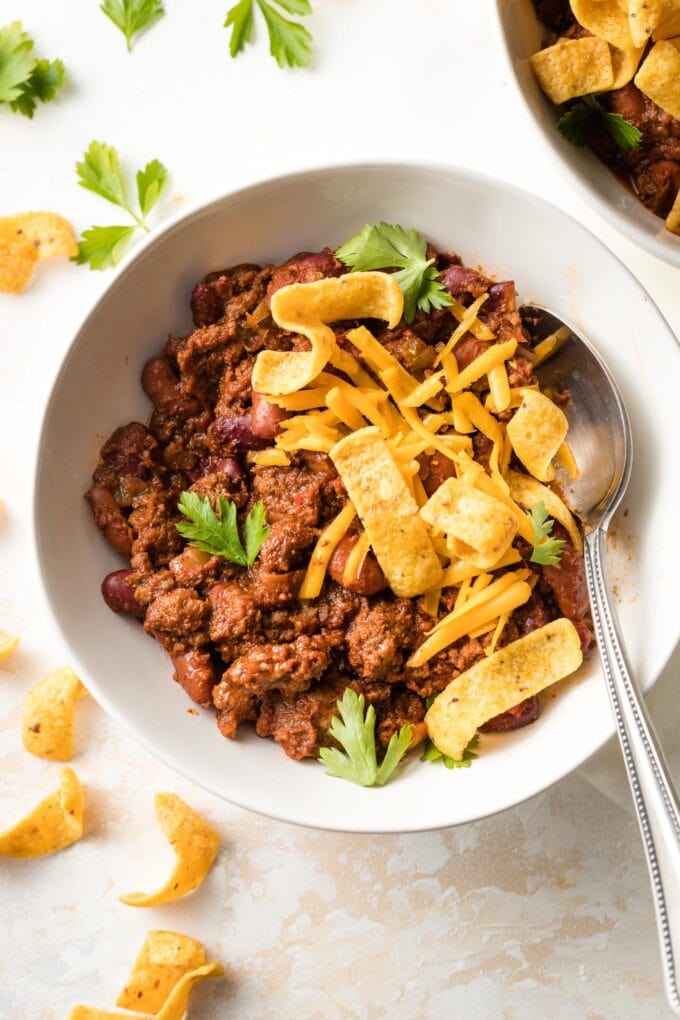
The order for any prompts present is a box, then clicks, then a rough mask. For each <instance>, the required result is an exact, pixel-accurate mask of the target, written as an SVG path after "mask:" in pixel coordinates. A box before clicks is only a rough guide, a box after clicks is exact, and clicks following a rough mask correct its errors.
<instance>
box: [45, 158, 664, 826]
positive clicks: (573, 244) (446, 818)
mask: <svg viewBox="0 0 680 1020" xmlns="http://www.w3.org/2000/svg"><path fill="white" fill-rule="evenodd" d="M380 219H384V220H387V221H391V222H400V223H402V224H403V225H405V226H409V227H411V226H413V227H417V228H418V229H419V230H421V231H422V232H423V233H424V234H425V235H427V236H428V237H429V238H430V239H431V240H432V241H433V242H434V244H435V245H437V246H439V247H440V248H449V249H451V248H453V249H455V250H457V251H459V252H460V253H461V254H462V255H463V256H464V258H465V260H466V262H468V263H470V264H472V265H476V264H478V263H480V264H482V265H483V266H485V267H486V268H487V269H488V270H489V271H490V272H492V273H494V274H497V275H498V276H499V278H500V279H504V278H507V277H513V278H514V279H515V280H516V281H517V285H518V288H519V292H520V295H521V296H522V297H523V298H524V299H528V300H535V301H540V302H542V303H544V304H546V305H548V306H549V307H551V308H553V309H555V310H556V311H557V312H558V313H560V312H561V313H562V314H563V315H564V316H566V317H568V318H569V319H570V320H572V321H573V322H574V323H576V324H578V325H579V326H580V327H581V328H582V329H583V331H584V333H587V335H588V336H589V337H590V338H591V339H592V341H593V342H594V343H595V344H596V345H597V347H598V348H599V349H600V351H601V352H602V353H603V354H604V355H605V357H606V359H607V361H608V362H609V365H610V367H611V369H612V370H613V372H614V374H615V375H616V377H617V379H618V380H619V383H620V385H621V388H622V390H623V393H624V396H625V398H626V400H627V402H628V407H629V410H630V415H631V419H632V422H633V429H634V434H635V442H636V449H637V463H636V466H635V469H634V474H633V480H632V484H631V488H630V495H629V498H628V500H627V502H626V507H627V508H628V510H629V514H628V517H627V518H626V521H625V523H626V525H627V528H628V530H629V531H630V532H631V533H632V534H633V535H634V536H635V540H634V543H633V546H632V549H633V556H634V561H633V562H624V568H625V569H623V568H620V567H617V570H616V572H615V579H616V581H617V584H618V588H617V590H618V591H619V594H620V596H621V600H622V604H621V617H622V623H623V631H624V634H625V635H626V639H627V641H628V644H629V648H630V652H631V658H632V662H633V664H634V666H635V667H636V669H637V670H638V675H639V676H640V677H641V679H642V680H643V681H644V683H645V685H649V684H650V683H651V682H652V681H653V679H654V678H656V676H657V675H658V673H659V672H660V670H661V668H662V667H663V665H664V663H665V662H666V660H667V659H668V657H669V655H670V653H671V651H672V649H673V646H674V644H675V641H676V637H677V634H678V616H677V578H678V576H680V544H679V543H678V542H677V541H674V540H673V541H669V540H668V530H667V529H668V527H669V525H670V524H671V521H672V514H673V512H674V510H673V506H672V504H671V497H672V493H674V492H675V493H677V492H678V491H679V490H680V462H679V461H678V458H677V444H676V442H675V440H676V439H677V436H678V435H679V434H680V401H678V399H677V394H678V393H679V392H680V363H679V358H678V351H677V348H676V345H675V342H674V339H673V337H672V335H671V333H670V331H669V329H668V327H667V326H666V324H665V322H664V320H663V319H662V317H661V315H660V314H659V312H658V311H657V310H656V308H655V306H654V305H653V304H652V302H651V301H650V300H649V298H648V296H647V295H646V294H645V292H644V291H643V290H642V288H641V287H640V285H639V284H638V283H637V282H636V280H635V279H634V278H633V277H632V276H631V274H630V273H629V272H628V270H626V269H625V268H624V267H623V265H621V263H620V262H618V261H617V259H616V258H615V257H614V256H613V255H612V254H611V253H610V252H609V251H608V250H607V249H606V248H605V247H604V246H603V245H602V244H601V243H600V242H599V241H598V240H597V239H596V238H594V237H593V236H592V235H591V234H590V233H588V231H587V230H585V229H584V228H583V227H581V226H580V225H579V224H577V223H576V222H574V221H573V220H572V219H570V218H569V217H567V216H566V215H565V214H564V213H562V212H559V211H558V210H557V209H555V208H553V207H552V206H550V205H547V204H546V203H545V202H542V201H540V200H538V199H536V198H534V197H532V196H530V195H528V194H525V193H523V192H521V191H518V190H517V189H515V188H513V187H510V186H509V185H507V184H502V183H500V182H498V181H492V180H489V179H487V178H484V177H481V176H479V175H476V174H472V173H469V172H462V171H457V170H447V169H437V168H428V167H414V166H367V167H348V168H335V169H328V170H320V171H315V172H308V173H302V174H299V175H296V176H290V177H285V178H281V179H278V180H274V181H268V182H265V183H263V184H258V185H255V186H253V187H250V188H247V189H245V190H243V191H240V192H237V193H236V194H233V195H227V196H226V197H225V198H222V199H220V200H219V201H216V202H213V203H212V204H210V205H208V206H205V207H203V208H201V209H198V210H197V211H195V212H193V213H191V214H189V215H187V216H184V217H183V218H181V219H180V220H178V221H177V222H175V223H173V224H171V225H170V226H169V227H167V228H166V229H165V230H164V231H162V232H160V233H158V234H157V235H154V236H153V237H152V238H151V239H150V240H149V241H147V243H146V244H145V245H144V246H143V247H140V248H138V249H137V250H136V251H134V252H133V253H132V254H131V255H130V256H129V257H128V259H127V261H126V263H125V265H124V266H123V267H122V268H121V270H120V272H119V273H118V275H117V276H116V277H115V279H114V280H113V282H112V283H111V286H110V287H109V289H108V290H107V291H106V293H105V294H104V296H103V297H102V298H101V300H100V301H99V302H98V304H97V305H96V307H95V308H94V309H93V311H92V312H91V314H90V315H89V316H88V317H87V319H86V321H85V322H84V324H83V326H82V327H81V329H80V330H79V332H78V334H77V336H76V338H75V340H74V341H73V344H72V345H71V348H70V350H69V351H68V353H67V355H66V357H65V359H64V363H63V365H62V368H61V371H60V373H59V376H58V378H57V381H56V383H55V385H54V389H53V391H52V395H51V397H50V400H49V404H48V407H47V411H46V413H45V420H44V424H43V432H42V440H41V444H40V449H39V453H38V460H37V466H36V480H35V531H36V541H37V550H38V557H39V563H40V567H41V570H42V576H43V579H44V583H45V586H46V589H47V592H48V596H49V599H50V601H51V605H52V609H53V611H54V614H55V616H56V618H57V620H58V623H59V624H60V626H61V629H62V631H63V633H64V635H65V637H66V639H67V641H68V642H69V644H70V647H71V650H72V654H73V660H74V665H75V666H76V667H77V668H78V669H79V671H80V672H81V675H82V677H83V679H84V681H85V683H86V684H87V686H88V688H89V689H90V691H91V692H92V694H93V695H94V696H95V698H97V700H98V701H100V703H101V704H102V705H103V707H104V708H105V709H106V710H107V711H108V712H109V713H110V714H111V715H113V716H114V717H115V718H116V719H119V720H120V721H121V722H123V723H124V724H125V725H126V726H127V727H128V728H129V729H130V731H131V732H132V733H133V734H134V735H135V736H136V737H137V738H138V739H139V740H140V741H141V742H142V743H143V744H144V745H145V746H146V747H147V748H148V749H149V750H150V751H152V752H153V753H154V754H156V755H157V756H158V757H159V758H161V759H162V760H163V761H165V762H166V763H167V764H168V765H170V766H171V767H173V768H175V769H177V770H178V771H180V772H182V773H184V774H185V775H187V776H188V777H190V778H191V779H193V780H194V781H195V782H197V783H199V784H201V785H202V786H204V787H206V788H207V789H209V790H212V791H213V792H214V793H216V794H218V795H220V796H222V797H224V798H226V799H227V800H230V801H233V802H234V803H236V804H240V805H242V806H244V807H247V808H251V809H253V810H256V811H259V812H261V813H263V814H268V815H273V816H275V817H277V818H281V819H285V820H288V821H292V822H299V823H303V824H306V825H311V826H318V827H320V828H328V829H338V830H354V831H382V832H387V831H410V830H419V829H429V828H436V827H439V826H448V825H455V824H457V823H460V822H465V821H469V820H471V819H475V818H480V817H482V816H484V815H488V814H491V813H492V812H495V811H499V810H501V809H503V808H506V807H508V806H510V805H512V804H515V803H517V802H519V801H521V800H523V799H525V798H527V797H530V796H531V795H532V794H535V793H537V792H538V791H540V790H542V789H544V788H545V787H547V786H549V785H550V784H551V783H554V782H555V781H556V780H558V779H560V778H561V777H562V776H564V775H566V774H567V773H568V772H569V771H570V770H571V769H573V768H576V767H577V766H578V765H580V764H581V763H582V762H583V761H585V759H586V758H588V756H589V755H591V754H592V753H593V752H594V751H595V750H596V749H597V748H599V747H600V745H601V744H602V743H603V742H604V741H605V740H606V738H607V737H609V736H610V735H611V734H612V732H613V726H612V721H611V718H610V710H609V706H608V703H607V698H606V694H605V688H604V683H603V681H602V679H601V676H600V669H599V664H598V660H597V655H596V653H595V654H593V655H591V657H590V659H589V661H588V664H587V666H586V667H585V668H584V670H583V673H582V676H581V677H580V678H577V679H575V680H572V681H570V682H568V683H567V684H566V686H564V689H563V690H562V691H561V692H560V693H559V694H558V696H557V697H555V698H554V699H553V698H551V697H550V696H548V697H545V698H544V699H543V701H544V712H543V715H542V717H541V719H540V720H539V722H538V723H537V724H536V725H534V726H532V727H529V728H528V729H526V730H522V731H519V732H517V733H515V734H508V735H502V736H495V737H494V736H488V737H483V738H482V752H481V755H480V757H479V759H478V760H477V761H476V762H475V763H474V764H473V766H472V768H469V769H465V770H456V771H452V772H449V771H448V770H446V769H444V768H441V767H438V766H435V765H430V764H426V763H423V764H421V763H420V762H419V761H418V758H417V757H416V756H412V760H409V762H408V764H407V765H406V767H405V768H403V770H402V772H401V774H400V775H399V777H398V779H396V780H395V781H394V782H392V783H390V784H388V785H387V786H386V787H385V788H383V789H360V788H359V787H357V786H353V785H352V784H350V783H346V782H343V781H341V780H338V779H331V778H329V777H327V776H326V775H325V774H324V770H323V768H322V767H321V766H320V765H318V764H316V763H314V762H312V761H306V762H303V763H296V762H293V761H290V760H288V759H287V758H285V757H284V755H283V753H282V751H281V749H280V748H279V747H278V746H277V745H276V744H274V742H273V741H268V740H260V739H258V738H257V737H255V736H254V734H253V733H251V732H250V733H249V732H248V727H247V726H244V727H243V731H242V735H241V736H240V739H239V740H238V741H236V742H234V741H229V740H225V739H223V738H222V737H221V736H220V735H219V733H218V731H217V728H216V726H215V721H214V719H213V717H212V715H211V714H210V713H201V714H200V715H199V716H198V717H196V716H193V715H191V714H188V713H187V709H188V708H189V706H190V702H189V701H188V699H187V697H186V695H185V694H184V692H183V690H182V689H181V688H180V687H179V686H178V685H177V684H175V683H173V681H172V680H171V675H172V667H171V665H170V662H169V660H168V659H167V658H166V655H165V653H164V652H163V650H162V649H161V648H160V646H159V645H158V644H157V643H156V642H155V641H152V640H151V639H150V638H149V637H147V636H146V634H144V632H143V631H142V629H141V628H140V627H139V625H138V624H136V623H134V622H131V621H128V620H125V619H122V618H121V617H119V616H114V615H113V614H112V613H111V612H110V610H109V609H108V608H107V607H106V606H105V605H104V603H103V602H102V600H101V598H100V596H99V584H100V582H101V579H102V578H103V577H104V575H105V574H107V573H108V572H109V571H111V570H114V569H116V568H118V567H121V566H122V565H123V564H122V563H121V561H120V560H119V558H118V557H117V555H116V554H115V553H114V552H113V550H112V549H111V548H110V547H109V546H108V545H107V543H106V542H105V541H104V539H103V538H102V536H101V534H99V532H98V531H97V530H96V528H95V527H94V525H93V522H92V519H91V516H90V511H89V509H88V507H87V505H86V503H85V500H84V499H83V493H84V491H85V489H86V488H87V487H88V482H89V478H90V473H91V470H92V468H93V466H94V464H95V463H96V459H97V452H98V449H99V447H100V445H101V442H102V440H103V438H104V437H106V436H107V435H108V434H109V433H110V432H111V431H112V429H113V428H114V427H115V426H117V425H119V424H121V423H124V422H127V421H129V420H131V419H135V418H136V419H141V420H145V419H146V417H147V414H148V411H149V405H148V402H147V400H146V398H145V397H144V395H143V393H142V390H141V388H140V385H139V377H140V372H141V369H142V366H143V365H144V362H145V361H146V360H147V359H148V358H149V357H150V356H152V355H153V354H156V353H157V352H159V351H160V349H161V347H162V345H163V343H164V341H165V338H166V336H167V334H168V332H169V331H171V332H174V333H179V334H181V333H182V332H183V331H188V330H189V329H190V328H191V322H190V317H189V295H190V293H191V288H192V286H193V284H194V283H195V282H196V281H197V280H198V279H199V278H200V277H201V276H202V275H203V274H204V273H206V272H208V271H209V270H211V269H215V268H217V267H220V266H224V265H229V264H232V263H236V262H244V261H248V262H253V261H259V262H266V261H270V260H273V261H281V260H283V259H284V258H285V257H286V256H288V255H289V254H290V253H292V252H295V251H298V250H299V249H303V248H309V249H312V250H314V249H316V248H319V247H321V246H323V245H324V244H331V245H337V244H339V243H341V242H343V241H344V240H346V239H347V238H348V237H349V236H351V234H352V233H354V232H355V231H356V230H358V228H360V227H361V226H362V225H363V224H364V223H372V222H376V221H378V220H380ZM661 409H663V417H661ZM627 555H628V554H627V553H626V554H625V555H624V556H623V557H622V559H623V560H624V561H626V559H627Z"/></svg>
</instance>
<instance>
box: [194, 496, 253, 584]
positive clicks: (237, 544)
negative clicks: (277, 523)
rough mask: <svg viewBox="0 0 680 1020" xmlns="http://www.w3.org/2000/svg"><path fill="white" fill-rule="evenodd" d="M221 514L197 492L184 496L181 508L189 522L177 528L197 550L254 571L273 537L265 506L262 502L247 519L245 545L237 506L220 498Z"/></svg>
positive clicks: (244, 531)
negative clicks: (269, 539)
mask: <svg viewBox="0 0 680 1020" xmlns="http://www.w3.org/2000/svg"><path fill="white" fill-rule="evenodd" d="M217 505H218V510H219V513H218V514H216V513H215V511H214V510H213V508H212V505H211V503H210V500H209V499H208V498H207V496H199V495H198V493H196V492H183V493H182V495H181V497H180V501H179V503H178V504H177V508H178V510H179V511H180V513H182V514H184V516H185V517H187V518H188V521H180V522H179V523H178V524H176V525H175V527H176V528H177V530H178V531H179V533H180V535H182V537H183V538H188V539H189V544H190V545H192V546H193V547H194V548H195V549H200V550H201V551H202V552H206V553H209V554H210V555H211V556H221V557H222V558H223V559H225V560H230V561H231V562H232V563H238V564H239V566H241V567H252V565H253V563H254V562H255V560H256V559H257V555H258V553H259V551H260V548H261V546H262V543H263V542H264V540H265V538H266V537H267V535H268V534H269V525H268V524H267V522H266V521H265V517H264V505H263V504H262V502H261V501H258V502H257V503H255V505H254V506H253V508H252V510H251V511H250V513H249V514H248V516H247V517H246V519H245V523H244V525H243V539H244V542H245V548H244V545H243V543H242V542H241V536H240V535H239V531H238V521H237V520H236V505H235V504H234V503H232V502H231V501H230V500H228V499H225V498H224V497H223V496H220V498H219V500H218V504H217Z"/></svg>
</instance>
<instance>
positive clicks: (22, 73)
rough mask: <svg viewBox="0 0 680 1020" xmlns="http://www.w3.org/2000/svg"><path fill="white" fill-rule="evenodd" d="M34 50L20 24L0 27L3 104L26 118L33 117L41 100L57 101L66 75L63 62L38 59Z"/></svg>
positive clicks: (0, 81) (0, 101)
mask: <svg viewBox="0 0 680 1020" xmlns="http://www.w3.org/2000/svg"><path fill="white" fill-rule="evenodd" d="M32 50H33V40H32V39H31V38H29V36H28V35H27V34H26V32H24V30H23V26H22V24H21V22H20V21H14V22H12V24H11V25H6V26H5V27H4V28H0V103H9V104H10V106H11V108H12V110H13V111H14V112H15V113H22V114H23V115H24V116H25V117H32V116H33V114H34V112H35V108H36V105H37V102H38V101H40V102H41V103H47V102H49V101H50V99H54V97H55V95H56V92H57V89H58V88H59V87H60V86H61V85H62V84H63V82H64V77H65V73H66V72H65V70H64V65H63V64H62V62H61V60H52V61H49V60H37V59H36V58H35V57H33V56H32V55H31V53H32Z"/></svg>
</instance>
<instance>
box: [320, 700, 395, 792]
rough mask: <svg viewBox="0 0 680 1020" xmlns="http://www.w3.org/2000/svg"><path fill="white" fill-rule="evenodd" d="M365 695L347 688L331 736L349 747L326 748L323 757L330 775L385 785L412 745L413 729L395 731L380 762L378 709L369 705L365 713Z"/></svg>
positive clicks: (332, 723) (334, 717) (354, 781)
mask: <svg viewBox="0 0 680 1020" xmlns="http://www.w3.org/2000/svg"><path fill="white" fill-rule="evenodd" d="M364 708H365V698H364V696H363V694H357V693H356V692H355V691H353V690H352V688H351V687H347V688H346V689H345V693H344V694H343V696H342V700H341V701H338V710H339V712H340V718H338V717H337V716H333V720H332V722H331V735H332V736H333V737H335V739H336V740H337V742H338V743H339V744H340V745H341V747H343V748H344V749H345V752H346V753H343V752H342V751H339V750H338V749H337V748H336V747H322V748H321V749H320V751H319V760H320V761H321V762H323V764H324V765H326V766H328V767H327V769H326V775H328V776H335V777H336V778H337V779H347V780H348V781H349V782H350V783H357V784H358V785H359V786H384V785H385V783H386V782H387V780H388V779H389V778H390V777H391V776H392V775H393V774H394V772H395V770H396V769H397V767H398V765H399V763H400V761H401V760H402V758H403V757H404V755H405V754H406V752H407V751H408V749H409V747H410V746H411V738H412V736H413V729H412V727H411V726H408V725H407V726H402V727H401V729H400V730H399V733H393V734H392V736H391V737H390V742H389V744H388V745H387V750H386V751H385V757H384V758H383V760H382V762H381V763H380V765H378V760H377V757H376V750H375V709H374V708H373V705H369V706H368V709H366V714H365V716H364Z"/></svg>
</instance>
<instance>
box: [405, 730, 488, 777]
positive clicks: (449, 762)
mask: <svg viewBox="0 0 680 1020" xmlns="http://www.w3.org/2000/svg"><path fill="white" fill-rule="evenodd" d="M478 744H479V737H478V736H477V734H475V736H474V737H473V738H472V740H471V741H470V743H469V744H468V746H467V747H466V748H465V750H464V751H463V757H462V759H461V760H460V761H454V759H453V758H449V756H448V754H443V752H442V751H440V750H439V748H438V747H435V745H434V744H433V743H432V741H431V740H430V739H429V737H428V740H427V744H426V746H425V750H424V752H423V754H422V755H421V757H420V760H421V761H441V762H443V763H444V765H445V767H446V768H447V769H469V768H470V765H472V762H473V761H474V759H475V758H478V757H479V755H477V754H475V751H474V749H475V748H476V747H477V745H478Z"/></svg>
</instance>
